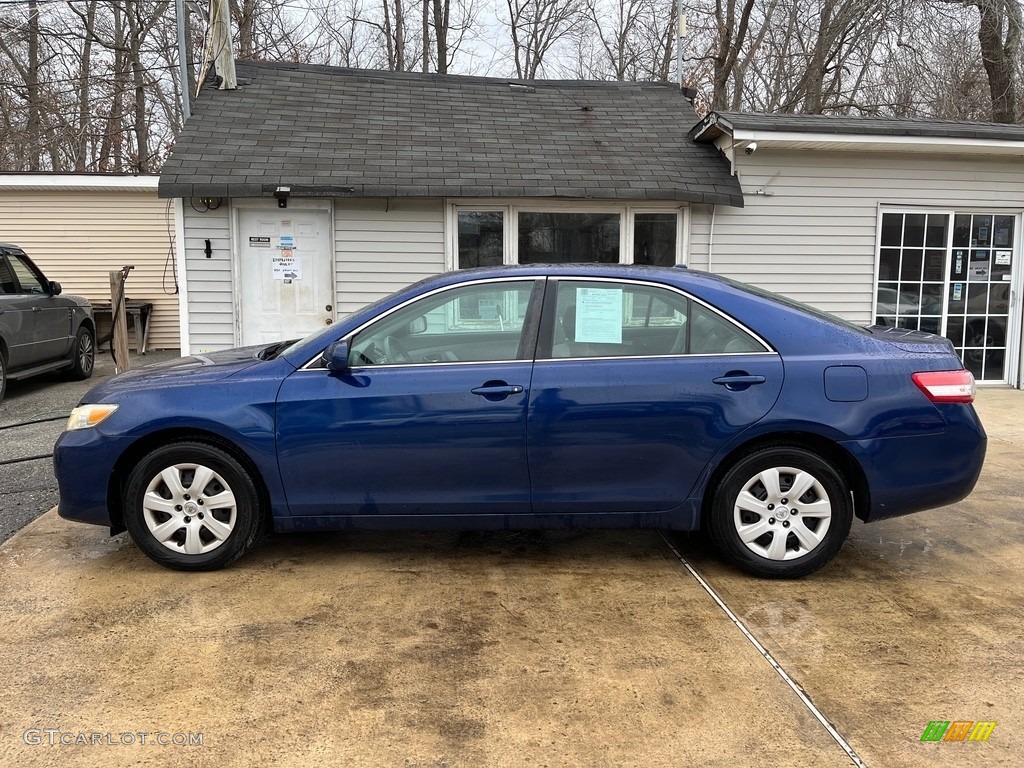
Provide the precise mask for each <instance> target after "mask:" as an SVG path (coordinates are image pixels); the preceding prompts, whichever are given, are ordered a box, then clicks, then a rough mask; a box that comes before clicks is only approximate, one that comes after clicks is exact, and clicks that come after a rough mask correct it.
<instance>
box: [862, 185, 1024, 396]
mask: <svg viewBox="0 0 1024 768" xmlns="http://www.w3.org/2000/svg"><path fill="white" fill-rule="evenodd" d="M885 213H904V214H905V213H933V214H942V215H948V216H949V217H950V220H951V221H952V217H953V216H955V215H956V214H958V213H970V214H996V215H1003V216H1013V217H1014V231H1015V233H1016V235H1015V238H1014V243H1013V248H1012V250H1013V263H1014V265H1015V267H1014V271H1013V280H1012V281H1010V313H1009V320H1008V323H1007V327H1006V355H1007V358H1008V361H1007V362H1008V364H1007V366H1006V384H1009V385H1010V386H1012V387H1017V388H1020V387H1021V385H1022V383H1024V355H1021V346H1022V332H1024V322H1022V315H1021V312H1020V310H1019V307H1020V305H1021V301H1022V300H1024V264H1022V261H1024V230H1022V229H1021V227H1022V226H1024V212H1022V211H1021V210H1020V209H1019V208H1017V209H1013V208H1000V207H998V206H978V205H964V206H954V207H949V206H934V207H930V206H913V205H891V204H886V203H879V204H878V205H877V210H876V212H875V273H874V276H873V280H874V284H873V285H874V287H873V289H872V296H871V320H872V322H874V319H875V317H876V316H877V314H878V275H879V271H880V268H881V266H880V260H881V256H882V215H883V214H885ZM952 247H953V227H952V226H950V228H949V232H948V233H947V240H946V246H945V248H946V256H947V259H946V263H945V266H944V273H943V283H948V282H949V257H950V254H951V253H952ZM946 319H947V313H946V312H945V311H944V312H943V323H942V327H941V328H940V332H941V333H945V332H946V327H945V323H946ZM996 386H998V383H997V384H996Z"/></svg>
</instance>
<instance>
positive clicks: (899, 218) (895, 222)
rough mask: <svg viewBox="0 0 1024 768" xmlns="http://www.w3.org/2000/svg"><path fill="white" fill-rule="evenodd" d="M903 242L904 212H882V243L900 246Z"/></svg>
mask: <svg viewBox="0 0 1024 768" xmlns="http://www.w3.org/2000/svg"><path fill="white" fill-rule="evenodd" d="M902 242H903V214H902V213H883V214H882V245H883V246H887V245H888V246H897V247H898V246H899V245H900V244H901V243H902Z"/></svg>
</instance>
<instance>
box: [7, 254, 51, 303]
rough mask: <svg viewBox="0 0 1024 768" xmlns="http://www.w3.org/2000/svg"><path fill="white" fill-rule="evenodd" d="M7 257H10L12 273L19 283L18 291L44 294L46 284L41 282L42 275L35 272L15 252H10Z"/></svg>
mask: <svg viewBox="0 0 1024 768" xmlns="http://www.w3.org/2000/svg"><path fill="white" fill-rule="evenodd" d="M8 258H9V259H10V262H11V268H12V269H13V270H14V274H15V275H17V277H18V282H19V283H21V290H20V291H19V293H31V294H39V295H45V294H46V284H45V283H44V282H43V279H42V277H40V276H39V275H38V274H36V271H35V270H34V269H33V268H32V266H31V265H30V264H29V263H28V262H27V261H25V260H24V259H23V258H22V257H21V256H18V255H17V254H11V255H10V256H9V257H8Z"/></svg>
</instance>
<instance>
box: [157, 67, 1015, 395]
mask: <svg viewBox="0 0 1024 768" xmlns="http://www.w3.org/2000/svg"><path fill="white" fill-rule="evenodd" d="M236 72H237V76H238V88H237V89H236V90H230V91H225V90H215V89H212V88H209V89H204V91H203V93H202V94H201V96H200V98H199V99H198V101H197V103H196V104H195V107H194V114H193V115H192V117H191V118H190V119H189V121H188V122H187V123H186V125H185V127H184V129H183V131H182V133H181V135H180V136H179V138H178V141H177V144H176V146H175V148H174V150H173V152H172V154H171V156H170V157H169V159H168V161H167V163H166V164H165V166H164V169H163V172H162V174H161V177H160V184H159V194H160V196H161V197H165V198H170V199H172V200H173V202H174V205H175V208H176V211H177V219H176V220H177V229H178V233H177V238H176V257H177V269H178V272H179V283H180V285H181V303H180V306H181V337H182V338H181V346H182V350H183V352H185V353H187V352H190V351H191V352H201V351H205V350H214V349H222V348H226V347H231V346H236V345H239V344H256V343H260V342H264V341H272V340H278V339H282V338H291V337H295V336H300V335H303V334H305V333H308V332H310V331H313V330H316V329H317V328H321V327H323V326H324V325H325V324H331V323H333V322H334V321H335V320H337V319H338V318H340V317H343V316H345V315H346V314H348V313H350V312H352V311H354V310H356V309H358V308H359V307H361V306H363V305H365V304H366V303H368V302H371V301H374V300H376V299H378V298H380V297H382V296H383V295H386V294H388V293H390V292H391V291H393V290H395V289H397V288H400V287H402V286H405V285H407V284H409V283H411V282H413V281H415V280H418V279H420V278H423V277H426V276H429V275H432V274H436V273H438V272H442V271H445V270H453V269H465V268H470V267H475V266H485V265H494V264H517V263H520V264H526V263H540V262H544V263H551V262H567V261H589V262H593V261H597V262H612V263H639V264H655V265H666V266H669V265H676V264H682V265H687V266H689V267H692V268H698V269H707V270H710V271H714V272H719V273H722V274H725V275H728V276H730V277H736V278H738V279H741V280H745V281H747V282H751V283H754V284H757V285H760V286H763V287H765V288H768V289H770V290H774V291H777V292H779V293H782V294H784V295H787V296H789V297H791V298H794V299H797V300H801V301H805V302H807V303H809V304H812V305H814V306H817V307H819V308H821V309H824V310H828V311H832V312H834V313H836V314H839V315H840V316H843V317H845V318H846V319H848V320H850V321H853V322H856V323H861V324H866V323H871V322H881V323H885V324H892V325H897V326H902V327H907V328H915V329H921V330H928V331H933V332H938V333H944V334H946V335H947V336H949V337H950V338H951V340H952V341H953V344H954V346H955V347H956V348H957V349H958V350H959V351H960V353H961V355H962V356H963V358H964V360H965V362H966V363H967V364H968V366H969V367H971V369H972V370H973V371H974V372H975V375H976V376H977V378H978V379H979V380H982V381H991V382H996V383H1010V384H1015V385H1019V383H1020V381H1021V363H1020V360H1021V355H1020V346H1021V345H1020V340H1021V308H1020V307H1021V305H1020V302H1019V301H1018V299H1017V297H1019V296H1020V295H1021V288H1022V286H1021V282H1022V280H1024V270H1021V269H1020V268H1019V267H1018V264H1019V262H1020V261H1021V258H1022V256H1021V240H1022V238H1021V231H1022V222H1021V214H1022V211H1024V173H1021V171H1022V170H1024V128H1022V127H1020V126H1006V125H987V124H977V123H949V122H936V121H923V120H886V119H879V118H837V117H821V116H798V115H756V114H741V113H711V114H709V115H707V116H706V117H705V118H703V119H698V116H697V115H696V114H695V113H694V110H693V107H692V105H691V104H690V102H689V101H688V100H687V98H686V97H685V95H684V94H683V92H681V91H680V89H679V88H678V87H675V86H672V85H669V84H664V83H620V82H579V81H518V80H508V79H502V78H480V77H464V76H455V75H435V74H420V73H396V72H382V71H367V70H354V69H342V68H334V67H324V66H313V65H302V64H288V63H255V62H244V61H241V62H238V63H237V64H236Z"/></svg>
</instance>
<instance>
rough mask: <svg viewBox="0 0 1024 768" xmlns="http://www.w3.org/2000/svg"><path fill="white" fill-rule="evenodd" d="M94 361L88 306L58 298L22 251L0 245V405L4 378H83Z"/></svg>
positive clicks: (54, 286)
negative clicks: (52, 374)
mask: <svg viewBox="0 0 1024 768" xmlns="http://www.w3.org/2000/svg"><path fill="white" fill-rule="evenodd" d="M95 361H96V325H95V323H94V321H93V316H92V306H91V305H90V304H89V302H88V301H87V300H86V299H83V298H81V297H79V296H61V295H60V283H55V282H53V281H51V280H47V279H46V276H45V275H43V273H42V272H40V271H39V267H37V266H36V265H35V264H33V263H32V260H31V259H30V258H29V257H28V256H26V255H25V252H24V251H23V250H21V248H19V247H18V246H16V245H10V244H8V243H0V400H2V399H3V396H4V390H6V388H7V379H24V378H26V377H28V376H35V375H36V374H38V373H46V372H48V371H57V370H66V371H67V373H68V376H69V377H70V378H73V379H87V378H89V377H90V376H92V369H93V363H94V362H95Z"/></svg>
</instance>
